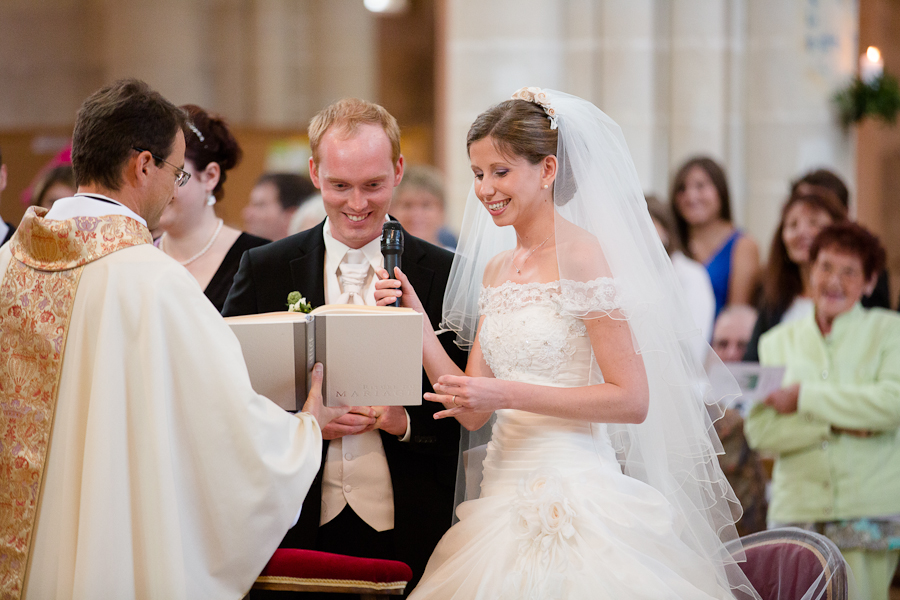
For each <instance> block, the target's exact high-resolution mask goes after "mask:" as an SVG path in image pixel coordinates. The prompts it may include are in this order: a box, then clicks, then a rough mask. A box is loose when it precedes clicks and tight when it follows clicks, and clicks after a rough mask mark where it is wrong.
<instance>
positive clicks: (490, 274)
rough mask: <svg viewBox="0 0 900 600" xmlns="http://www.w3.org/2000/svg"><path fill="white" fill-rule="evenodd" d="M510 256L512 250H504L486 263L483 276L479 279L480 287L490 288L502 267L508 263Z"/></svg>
mask: <svg viewBox="0 0 900 600" xmlns="http://www.w3.org/2000/svg"><path fill="white" fill-rule="evenodd" d="M511 254H512V250H504V251H503V252H501V253H500V254H498V255H496V256H495V257H494V258H492V259H491V260H489V261H488V264H487V265H486V266H485V267H484V276H483V277H482V279H481V285H482V286H484V287H490V286H491V284H493V283H494V282H495V281H497V277H498V276H499V275H500V272H501V271H502V270H503V266H504V265H505V264H506V263H508V262H509V259H510V255H511Z"/></svg>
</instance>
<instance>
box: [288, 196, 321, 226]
mask: <svg viewBox="0 0 900 600" xmlns="http://www.w3.org/2000/svg"><path fill="white" fill-rule="evenodd" d="M326 216H328V214H327V213H326V212H325V201H324V200H322V194H313V195H312V196H310V197H309V198H307V199H306V200H304V201H303V204H301V205H300V208H298V209H297V210H296V211H294V215H293V216H292V217H291V223H290V225H288V235H294V234H295V233H300V232H301V231H306V230H307V229H312V228H313V227H315V226H316V225H318V224H319V223H321V222H322V221H324V220H325V217H326Z"/></svg>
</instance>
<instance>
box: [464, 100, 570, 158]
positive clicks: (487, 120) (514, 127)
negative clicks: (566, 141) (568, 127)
mask: <svg viewBox="0 0 900 600" xmlns="http://www.w3.org/2000/svg"><path fill="white" fill-rule="evenodd" d="M486 137H491V138H493V139H494V143H495V144H496V145H497V149H498V150H500V152H502V153H503V154H507V155H510V156H520V157H522V158H524V159H525V160H527V161H528V162H530V163H531V164H533V165H536V164H538V163H539V162H541V161H542V160H544V157H547V156H551V155H554V156H555V155H556V143H557V139H558V136H557V130H556V129H550V120H549V119H548V118H547V113H545V112H544V109H543V108H541V107H540V106H538V105H537V104H535V103H534V102H526V101H525V100H507V101H506V102H501V103H500V104H495V105H494V106H492V107H490V108H489V109H487V110H486V111H484V112H483V113H481V114H480V115H478V118H477V119H475V122H474V123H472V126H471V127H469V135H468V136H467V137H466V151H468V150H469V148H471V147H472V144H474V143H475V142H477V141H479V140H483V139H484V138H486Z"/></svg>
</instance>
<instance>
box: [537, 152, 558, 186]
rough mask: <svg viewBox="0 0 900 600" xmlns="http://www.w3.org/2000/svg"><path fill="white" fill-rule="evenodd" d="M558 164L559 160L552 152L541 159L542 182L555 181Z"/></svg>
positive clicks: (550, 182)
mask: <svg viewBox="0 0 900 600" xmlns="http://www.w3.org/2000/svg"><path fill="white" fill-rule="evenodd" d="M558 166H559V162H558V161H557V160H556V157H555V156H553V155H552V154H551V155H550V156H545V157H544V158H543V160H541V184H546V185H551V184H552V183H553V181H554V180H555V179H556V170H557V167H558Z"/></svg>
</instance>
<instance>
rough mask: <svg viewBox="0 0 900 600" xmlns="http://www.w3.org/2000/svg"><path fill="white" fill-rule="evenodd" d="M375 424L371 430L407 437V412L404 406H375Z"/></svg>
mask: <svg viewBox="0 0 900 600" xmlns="http://www.w3.org/2000/svg"><path fill="white" fill-rule="evenodd" d="M372 409H373V410H374V411H375V424H374V425H373V426H372V427H371V429H381V430H382V431H385V432H387V433H390V434H391V435H396V436H397V437H403V436H404V435H406V426H407V419H406V410H405V409H404V408H403V407H402V406H373V407H372Z"/></svg>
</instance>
